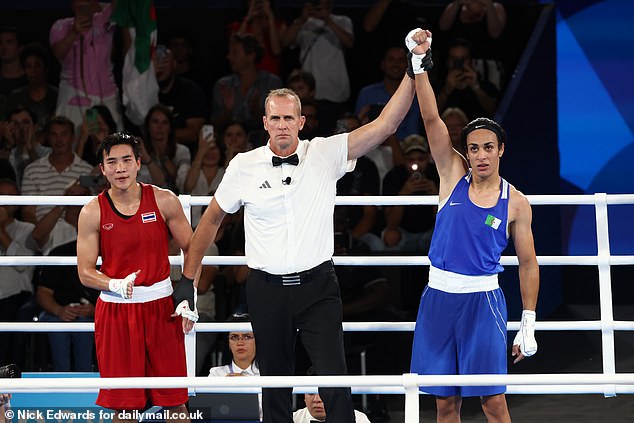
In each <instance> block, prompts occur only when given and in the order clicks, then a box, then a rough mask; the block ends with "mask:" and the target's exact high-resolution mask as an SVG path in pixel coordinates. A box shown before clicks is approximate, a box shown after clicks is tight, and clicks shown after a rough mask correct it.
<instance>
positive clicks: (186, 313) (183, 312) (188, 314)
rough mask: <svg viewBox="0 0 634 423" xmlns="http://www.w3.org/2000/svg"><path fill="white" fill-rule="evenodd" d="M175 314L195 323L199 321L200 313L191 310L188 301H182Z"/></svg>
mask: <svg viewBox="0 0 634 423" xmlns="http://www.w3.org/2000/svg"><path fill="white" fill-rule="evenodd" d="M174 314H176V315H177V316H182V317H184V318H186V319H189V320H191V321H192V322H194V323H196V322H197V321H198V312H197V311H196V310H191V309H190V308H189V303H188V302H187V300H183V301H181V302H180V303H179V304H178V305H177V306H176V311H174Z"/></svg>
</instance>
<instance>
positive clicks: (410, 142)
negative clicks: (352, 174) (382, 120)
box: [383, 134, 438, 253]
mask: <svg viewBox="0 0 634 423" xmlns="http://www.w3.org/2000/svg"><path fill="white" fill-rule="evenodd" d="M403 153H404V154H405V163H406V165H402V166H397V167H395V168H394V169H392V170H391V171H390V172H388V174H387V175H386V176H385V179H384V180H383V194H384V195H437V194H438V176H437V175H436V174H435V172H434V171H433V167H432V166H431V165H430V163H429V144H427V140H425V138H423V137H422V136H421V135H416V134H414V135H410V136H408V137H406V138H405V141H404V143H403ZM435 218H436V207H435V206H386V207H385V221H386V223H387V227H386V229H385V230H384V231H383V242H384V244H385V247H386V248H387V249H392V250H399V251H404V252H409V253H426V252H427V250H428V248H429V243H430V241H431V235H432V232H433V228H434V221H435Z"/></svg>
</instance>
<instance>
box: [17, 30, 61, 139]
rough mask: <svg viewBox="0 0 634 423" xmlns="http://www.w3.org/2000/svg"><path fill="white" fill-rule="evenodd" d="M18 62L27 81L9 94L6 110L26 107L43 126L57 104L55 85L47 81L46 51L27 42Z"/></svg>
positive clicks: (37, 45) (47, 57)
mask: <svg viewBox="0 0 634 423" xmlns="http://www.w3.org/2000/svg"><path fill="white" fill-rule="evenodd" d="M20 63H21V64H22V67H23V68H24V73H25V75H26V79H27V81H28V82H27V85H26V86H24V87H22V88H18V89H16V90H14V91H12V92H11V94H9V97H8V98H7V110H11V109H14V108H17V107H24V108H27V109H29V110H31V111H32V112H33V113H34V114H35V115H36V117H37V122H38V124H39V125H40V127H44V125H46V122H48V120H49V118H50V117H51V116H53V115H54V114H55V106H56V104H57V87H54V86H53V85H51V84H49V83H48V70H49V65H50V58H49V54H48V51H47V50H46V49H45V48H44V46H42V45H41V44H38V43H33V44H28V45H26V46H25V47H24V49H23V50H22V52H21V53H20Z"/></svg>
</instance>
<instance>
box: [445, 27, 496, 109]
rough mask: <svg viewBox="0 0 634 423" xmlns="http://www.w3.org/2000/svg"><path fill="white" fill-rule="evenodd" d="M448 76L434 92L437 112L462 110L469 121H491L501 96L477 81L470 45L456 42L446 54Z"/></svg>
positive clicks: (493, 88) (487, 85) (487, 84)
mask: <svg viewBox="0 0 634 423" xmlns="http://www.w3.org/2000/svg"><path fill="white" fill-rule="evenodd" d="M446 66H447V75H446V77H445V80H444V82H443V84H442V85H441V86H440V87H437V88H436V90H435V91H436V97H437V101H438V110H440V111H441V113H442V111H444V110H445V109H446V108H448V107H458V108H460V109H462V110H463V111H464V112H465V113H466V114H467V116H468V117H469V119H474V118H476V117H481V116H486V117H493V114H494V113H495V110H496V108H497V105H498V101H499V97H500V92H499V90H498V89H497V88H496V87H495V86H494V85H493V84H491V83H490V82H489V81H486V80H482V79H480V78H479V76H478V73H477V72H476V71H475V70H474V68H473V62H472V59H471V43H469V41H467V40H465V39H462V38H456V39H454V40H453V41H452V42H451V44H450V45H449V49H448V52H447V62H446Z"/></svg>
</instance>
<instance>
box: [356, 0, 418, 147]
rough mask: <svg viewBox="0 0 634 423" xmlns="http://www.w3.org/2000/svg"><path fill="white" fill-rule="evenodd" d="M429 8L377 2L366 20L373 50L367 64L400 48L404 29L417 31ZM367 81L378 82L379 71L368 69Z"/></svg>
mask: <svg viewBox="0 0 634 423" xmlns="http://www.w3.org/2000/svg"><path fill="white" fill-rule="evenodd" d="M427 4H428V2H421V1H418V0H398V1H395V0H374V2H373V4H372V6H370V7H369V8H368V9H367V13H366V14H365V15H364V16H363V24H362V26H363V30H364V32H365V33H364V34H363V35H365V37H364V38H365V40H366V43H367V44H366V45H371V46H372V48H371V49H368V50H369V51H367V52H366V55H367V56H366V57H367V59H366V60H367V62H366V63H379V62H380V61H381V60H382V58H383V54H384V52H385V51H386V49H388V48H390V47H392V46H396V45H401V44H402V43H403V28H415V27H417V26H420V25H421V22H425V21H426V19H427V15H428V14H429V8H428V7H427ZM364 70H366V69H364ZM364 73H366V72H364ZM367 77H369V78H370V79H368V80H367V81H368V82H369V81H373V80H376V79H377V78H379V77H380V74H379V72H378V69H376V70H375V69H367ZM406 135H409V134H406ZM401 139H402V138H401Z"/></svg>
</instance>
